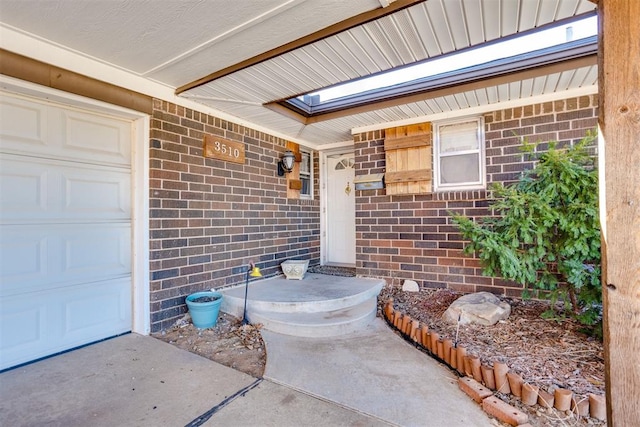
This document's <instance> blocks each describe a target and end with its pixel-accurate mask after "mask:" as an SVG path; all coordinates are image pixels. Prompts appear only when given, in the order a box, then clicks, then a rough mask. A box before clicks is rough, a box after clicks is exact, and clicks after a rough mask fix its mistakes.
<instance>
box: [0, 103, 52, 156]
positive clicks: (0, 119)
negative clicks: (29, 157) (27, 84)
mask: <svg viewBox="0 0 640 427" xmlns="http://www.w3.org/2000/svg"><path fill="white" fill-rule="evenodd" d="M46 119H47V109H46V107H45V106H44V105H42V104H38V103H33V102H28V101H25V100H22V99H18V98H13V97H7V96H4V95H3V96H0V141H1V146H2V147H3V148H11V147H14V148H19V149H21V150H31V151H36V150H42V149H44V147H45V146H46V145H47V142H46V141H45V139H44V138H45V135H46V129H47V121H46ZM27 147H30V148H27Z"/></svg>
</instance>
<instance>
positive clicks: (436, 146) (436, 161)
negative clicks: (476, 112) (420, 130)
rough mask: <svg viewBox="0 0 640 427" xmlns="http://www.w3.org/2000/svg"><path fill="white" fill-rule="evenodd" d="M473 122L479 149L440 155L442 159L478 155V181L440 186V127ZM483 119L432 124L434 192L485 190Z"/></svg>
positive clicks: (463, 119)
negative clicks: (475, 125)
mask: <svg viewBox="0 0 640 427" xmlns="http://www.w3.org/2000/svg"><path fill="white" fill-rule="evenodd" d="M472 121H475V122H476V123H477V127H476V131H477V132H478V141H479V148H478V149H477V150H463V151H455V152H452V153H446V154H442V157H446V156H452V155H461V154H475V153H478V154H479V156H478V162H479V165H478V167H479V171H480V177H479V178H480V180H479V181H478V182H473V183H462V184H440V157H441V154H440V128H441V127H442V126H447V125H452V124H456V123H466V122H472ZM484 133H485V131H484V117H482V116H478V117H464V118H461V119H456V120H446V121H441V122H437V123H434V133H433V189H434V191H458V190H479V189H485V188H486V185H487V167H486V163H487V162H486V151H485V139H484Z"/></svg>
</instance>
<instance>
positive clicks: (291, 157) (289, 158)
mask: <svg viewBox="0 0 640 427" xmlns="http://www.w3.org/2000/svg"><path fill="white" fill-rule="evenodd" d="M295 160H296V155H295V154H293V151H289V150H287V151H285V152H284V155H283V156H282V167H283V168H284V169H285V170H286V171H287V172H291V171H292V170H293V162H295Z"/></svg>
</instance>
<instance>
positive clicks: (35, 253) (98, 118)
mask: <svg viewBox="0 0 640 427" xmlns="http://www.w3.org/2000/svg"><path fill="white" fill-rule="evenodd" d="M132 131H133V127H132V123H131V121H130V120H122V119H118V118H114V117H108V116H106V115H104V114H100V113H93V112H90V111H85V110H81V109H78V108H74V107H65V106H62V105H59V104H55V103H52V102H47V101H45V100H43V101H38V100H34V99H31V98H27V97H20V96H14V95H11V94H7V93H2V94H0V369H4V368H9V367H11V366H15V365H17V364H20V363H25V362H28V361H31V360H34V359H38V358H40V357H45V356H47V355H50V354H54V353H57V352H60V351H64V350H67V349H69V348H73V347H77V346H80V345H84V344H87V343H90V342H93V341H97V340H101V339H104V338H107V337H110V336H113V335H116V334H120V333H123V332H127V331H129V330H131V325H132V313H133V309H132V278H131V273H132V271H131V269H132V265H131V263H132V259H131V258H132V243H133V242H132V235H131V231H132V224H131V221H132V206H131V202H132V201H131V191H132V179H131V173H132V172H131V159H132V146H131V136H132V133H133V132H132Z"/></svg>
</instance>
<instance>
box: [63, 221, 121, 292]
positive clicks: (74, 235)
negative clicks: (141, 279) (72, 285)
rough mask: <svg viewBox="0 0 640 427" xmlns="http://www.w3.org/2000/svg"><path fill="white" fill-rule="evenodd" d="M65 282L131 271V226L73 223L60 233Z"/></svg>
mask: <svg viewBox="0 0 640 427" xmlns="http://www.w3.org/2000/svg"><path fill="white" fill-rule="evenodd" d="M62 245H63V247H64V252H63V254H64V259H63V260H62V266H63V270H62V271H61V275H62V276H63V278H64V280H65V281H70V280H77V279H80V280H91V279H92V278H94V277H112V276H116V275H122V274H130V273H131V228H130V226H129V224H105V225H102V224H101V227H100V228H93V225H92V224H87V225H84V226H76V227H74V228H73V231H72V230H67V232H66V233H63V237H62Z"/></svg>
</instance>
